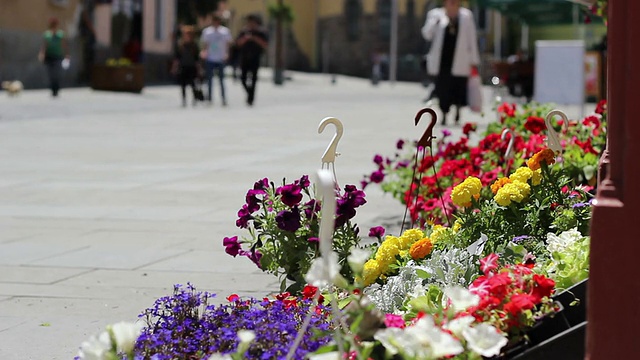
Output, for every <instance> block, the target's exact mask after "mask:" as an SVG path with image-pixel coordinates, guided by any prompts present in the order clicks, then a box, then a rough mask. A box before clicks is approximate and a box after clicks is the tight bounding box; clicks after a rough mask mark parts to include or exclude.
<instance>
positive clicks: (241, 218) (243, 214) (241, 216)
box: [236, 204, 253, 229]
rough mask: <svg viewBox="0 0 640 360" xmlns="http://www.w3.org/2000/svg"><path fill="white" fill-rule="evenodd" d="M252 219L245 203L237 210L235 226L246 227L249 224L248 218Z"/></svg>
mask: <svg viewBox="0 0 640 360" xmlns="http://www.w3.org/2000/svg"><path fill="white" fill-rule="evenodd" d="M251 219H253V216H251V212H250V211H249V208H248V206H247V204H244V205H242V208H241V209H240V210H238V220H236V226H237V227H239V228H241V229H246V228H247V227H248V226H249V220H251Z"/></svg>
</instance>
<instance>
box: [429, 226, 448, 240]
mask: <svg viewBox="0 0 640 360" xmlns="http://www.w3.org/2000/svg"><path fill="white" fill-rule="evenodd" d="M448 230H449V228H446V227H444V226H442V225H435V226H434V227H433V229H432V230H431V235H430V236H431V242H432V243H436V242H438V241H440V240H441V239H442V238H443V237H445V236H447V232H448Z"/></svg>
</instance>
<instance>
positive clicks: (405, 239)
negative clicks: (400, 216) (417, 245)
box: [399, 229, 424, 249]
mask: <svg viewBox="0 0 640 360" xmlns="http://www.w3.org/2000/svg"><path fill="white" fill-rule="evenodd" d="M423 237H424V232H423V231H422V230H420V229H408V230H405V231H404V232H403V233H402V235H401V236H400V239H399V247H400V249H408V248H410V247H411V245H413V243H414V242H416V241H418V240H420V239H422V238H423Z"/></svg>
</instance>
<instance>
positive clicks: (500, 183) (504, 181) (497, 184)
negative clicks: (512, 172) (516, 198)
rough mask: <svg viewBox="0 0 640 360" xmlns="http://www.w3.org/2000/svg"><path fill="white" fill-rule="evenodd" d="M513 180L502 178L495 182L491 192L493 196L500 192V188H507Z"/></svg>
mask: <svg viewBox="0 0 640 360" xmlns="http://www.w3.org/2000/svg"><path fill="white" fill-rule="evenodd" d="M510 182H511V180H510V179H509V178H506V177H503V178H500V179H498V180H496V181H494V183H493V184H491V192H492V193H493V195H495V194H496V193H497V192H498V190H500V188H502V187H503V186H505V185H506V184H508V183H510Z"/></svg>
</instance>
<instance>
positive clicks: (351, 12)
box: [344, 0, 362, 41]
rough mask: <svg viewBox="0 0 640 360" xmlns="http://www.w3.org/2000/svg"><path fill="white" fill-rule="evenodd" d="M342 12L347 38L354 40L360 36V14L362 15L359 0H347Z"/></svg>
mask: <svg viewBox="0 0 640 360" xmlns="http://www.w3.org/2000/svg"><path fill="white" fill-rule="evenodd" d="M344 13H345V19H346V22H347V24H346V29H347V39H348V40H349V41H356V40H358V39H359V38H360V16H361V15H362V7H361V5H360V0H347V1H346V2H345V9H344Z"/></svg>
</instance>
